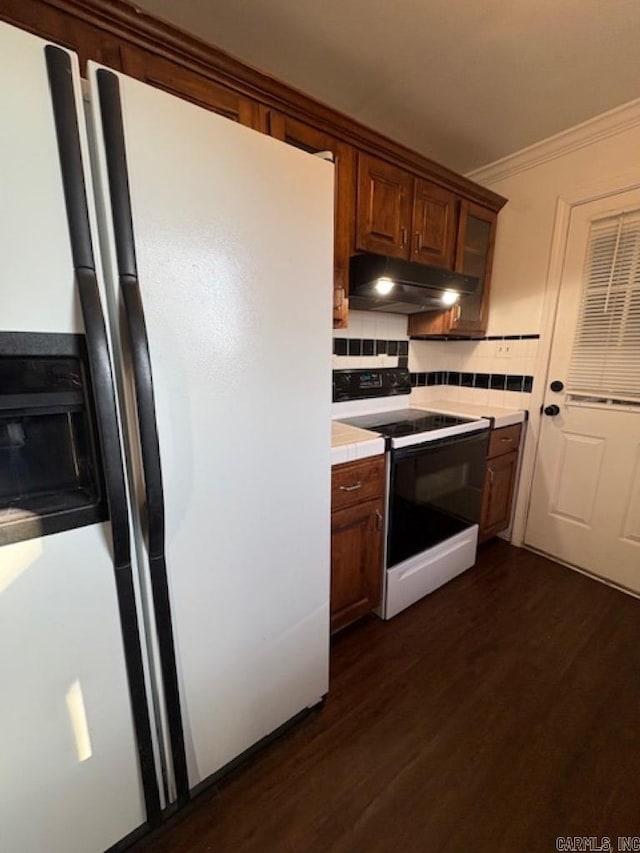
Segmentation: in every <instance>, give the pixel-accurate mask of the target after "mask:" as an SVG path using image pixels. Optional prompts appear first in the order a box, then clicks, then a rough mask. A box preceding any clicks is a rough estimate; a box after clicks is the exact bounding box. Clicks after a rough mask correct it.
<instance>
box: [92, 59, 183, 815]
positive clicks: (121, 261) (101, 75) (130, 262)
mask: <svg viewBox="0 0 640 853" xmlns="http://www.w3.org/2000/svg"><path fill="white" fill-rule="evenodd" d="M96 78H97V83H98V96H99V102H100V115H101V121H102V133H103V136H104V150H105V159H106V165H107V175H108V182H109V194H110V198H111V210H112V218H113V231H114V238H115V247H116V257H117V263H118V281H119V287H120V293H121V294H122V300H123V303H124V309H125V311H124V314H125V319H126V334H127V338H128V345H129V350H130V355H131V366H132V373H133V382H134V388H135V397H136V409H137V418H138V430H139V436H140V448H139V449H140V455H141V458H142V468H143V473H144V482H145V489H146V502H145V506H146V513H147V537H148V551H149V573H150V577H151V586H152V590H153V604H154V612H155V619H156V631H157V635H158V646H159V649H160V661H161V669H162V678H163V685H164V696H165V704H166V709H167V722H168V727H169V735H170V739H171V749H172V761H173V772H174V777H175V785H176V793H177V798H178V802H179V803H180V804H182V803H184V802H185V801H186V800H187V799H188V797H189V781H188V774H187V763H186V754H185V747H184V731H183V725H182V714H181V710H180V693H179V687H178V676H177V668H176V657H175V643H174V638H173V627H172V621H171V605H170V599H169V586H168V581H167V567H166V559H165V513H164V492H163V485H162V466H161V461H160V442H159V437H158V427H157V422H156V415H155V398H154V390H153V373H152V369H151V357H150V353H149V340H148V336H147V327H146V323H145V318H144V308H143V305H142V296H141V292H140V284H139V281H138V271H137V263H136V253H135V242H134V234H133V219H132V212H131V198H130V193H129V178H128V170H127V155H126V146H125V139H124V128H123V121H122V104H121V98H120V84H119V81H118V77H117V75H116V74H114V73H113V72H111V71H107V70H106V69H100V70H99V71H98V72H97V75H96Z"/></svg>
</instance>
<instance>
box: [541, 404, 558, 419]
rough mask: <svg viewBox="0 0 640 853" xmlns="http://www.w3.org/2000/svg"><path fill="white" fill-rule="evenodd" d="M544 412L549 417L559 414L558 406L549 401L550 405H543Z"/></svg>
mask: <svg viewBox="0 0 640 853" xmlns="http://www.w3.org/2000/svg"><path fill="white" fill-rule="evenodd" d="M544 413H545V415H549V417H550V418H553V417H555V416H556V415H559V414H560V406H556V404H555V403H551V405H550V406H545V407H544Z"/></svg>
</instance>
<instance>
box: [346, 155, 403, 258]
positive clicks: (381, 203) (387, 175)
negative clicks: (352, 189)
mask: <svg viewBox="0 0 640 853" xmlns="http://www.w3.org/2000/svg"><path fill="white" fill-rule="evenodd" d="M413 181H414V179H413V175H410V174H409V173H408V172H405V171H404V170H403V169H399V168H397V167H396V166H392V165H391V164H390V163H386V162H385V161H384V160H378V159H377V158H375V157H370V156H369V155H368V154H362V153H361V154H360V155H359V157H358V196H357V209H356V249H360V250H362V251H365V252H376V253H377V254H379V255H392V256H393V257H396V258H407V257H408V255H409V232H410V229H411V214H412V201H413Z"/></svg>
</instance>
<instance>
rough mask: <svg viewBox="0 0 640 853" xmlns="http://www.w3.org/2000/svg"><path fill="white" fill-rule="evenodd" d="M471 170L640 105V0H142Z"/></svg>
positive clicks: (309, 91)
mask: <svg viewBox="0 0 640 853" xmlns="http://www.w3.org/2000/svg"><path fill="white" fill-rule="evenodd" d="M136 5H137V6H138V7H139V8H142V9H143V10H144V11H147V12H149V13H150V14H152V15H155V16H156V17H159V18H164V19H165V20H167V21H170V22H171V23H173V24H175V25H176V26H178V27H180V28H181V29H183V30H186V31H187V32H190V33H192V34H194V35H197V36H198V37H200V38H202V39H204V40H205V41H207V42H209V43H211V44H214V45H216V46H218V47H220V48H222V49H223V50H226V51H227V52H228V53H231V54H233V55H234V56H236V57H238V58H239V59H241V60H243V61H245V62H247V63H249V64H250V65H254V66H255V67H256V68H259V69H261V70H263V71H267V72H269V73H270V74H272V75H273V76H275V77H277V78H279V79H280V80H282V81H284V82H286V83H288V84H290V85H291V86H294V87H295V88H297V89H300V90H302V91H303V92H306V93H307V94H309V95H312V96H313V97H315V98H317V99H318V100H320V101H324V102H325V103H326V104H329V105H330V106H332V107H335V108H336V109H338V110H341V111H342V112H344V113H347V114H348V115H350V116H353V117H354V118H356V119H358V120H359V121H361V122H363V123H364V124H366V125H368V126H369V127H372V128H374V129H376V130H378V131H380V132H382V133H384V134H386V135H387V136H389V137H391V138H392V139H395V140H397V141H398V142H402V143H404V144H405V145H407V146H409V147H410V148H413V149H415V150H417V151H419V152H421V153H422V154H425V155H426V156H428V157H431V158H432V159H434V160H436V161H438V162H440V163H443V164H444V165H447V166H449V167H451V168H453V169H455V170H456V171H459V172H463V173H464V172H468V171H470V170H472V169H474V168H477V167H479V166H482V165H485V164H487V163H490V162H493V161H494V160H497V159H499V158H500V157H503V156H505V155H507V154H510V153H512V152H514V151H518V150H520V149H521V148H524V147H525V146H527V145H531V144H532V143H534V142H537V141H539V140H541V139H545V138H547V137H548V136H551V135H553V134H555V133H558V132H560V131H561V130H564V129H566V128H568V127H571V126H573V125H575V124H578V123H579V122H582V121H585V120H586V119H588V118H591V117H593V116H595V115H598V114H599V113H602V112H604V111H606V110H608V109H611V108H613V107H616V106H619V105H620V104H622V103H624V102H626V101H629V100H632V99H634V98H637V97H640V60H639V59H638V44H640V2H639V0H322V2H317V0H316V2H309V0H298V2H293V0H140V2H137V3H136Z"/></svg>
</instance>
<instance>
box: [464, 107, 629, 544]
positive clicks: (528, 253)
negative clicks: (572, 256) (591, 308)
mask: <svg viewBox="0 0 640 853" xmlns="http://www.w3.org/2000/svg"><path fill="white" fill-rule="evenodd" d="M470 177H471V178H473V180H475V181H477V182H478V183H481V184H484V185H485V186H487V187H490V188H491V189H493V190H495V191H496V192H498V193H500V194H501V195H503V196H505V197H506V198H507V199H508V200H509V201H508V203H507V205H506V206H505V207H504V208H503V210H502V212H501V213H500V217H499V220H498V222H499V224H498V235H497V241H496V251H495V260H494V267H493V279H492V285H491V301H490V311H489V329H488V334H490V335H495V334H517V333H518V332H520V333H527V334H529V333H536V332H539V333H540V335H541V337H540V341H539V346H538V347H537V352H536V363H535V368H534V386H533V394H532V399H531V418H530V422H529V430H528V438H527V443H526V448H525V456H524V461H523V468H522V476H521V481H520V489H519V493H518V500H517V506H516V517H515V523H514V527H513V539H514V542H515V543H516V544H519V543H520V542H521V541H522V536H523V531H524V523H525V513H526V503H527V498H528V493H529V489H530V482H531V473H532V468H533V462H534V453H535V444H536V442H537V438H538V429H539V423H540V415H539V408H540V404H541V402H542V401H543V399H544V391H545V384H546V383H545V380H546V364H547V360H548V354H549V350H550V345H551V323H552V321H553V315H554V309H555V300H556V298H557V286H558V280H559V270H560V268H561V259H562V248H563V245H564V235H565V233H566V227H567V221H568V219H567V217H568V215H569V212H570V209H571V206H572V205H575V204H578V203H580V202H581V201H582V202H586V201H588V200H591V199H592V198H595V197H599V196H602V195H607V194H609V193H610V192H615V191H618V190H622V189H628V188H631V187H634V186H638V185H640V100H638V101H634V102H631V103H630V104H627V105H624V106H623V107H620V108H618V109H616V110H612V111H610V112H609V113H605V114H604V115H602V116H599V117H598V118H596V119H594V120H592V121H589V122H585V123H584V124H582V125H579V126H577V127H575V128H572V129H571V130H569V131H567V132H565V133H563V134H559V135H558V136H556V137H553V138H552V139H549V140H545V141H544V142H542V143H539V144H538V145H535V146H531V147H530V148H528V149H526V150H525V151H522V152H519V153H517V154H515V155H513V156H511V157H507V158H504V159H503V160H501V161H499V162H498V163H495V164H493V165H490V166H488V167H485V168H483V169H479V170H476V171H475V172H474V173H472V174H471V175H470Z"/></svg>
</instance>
